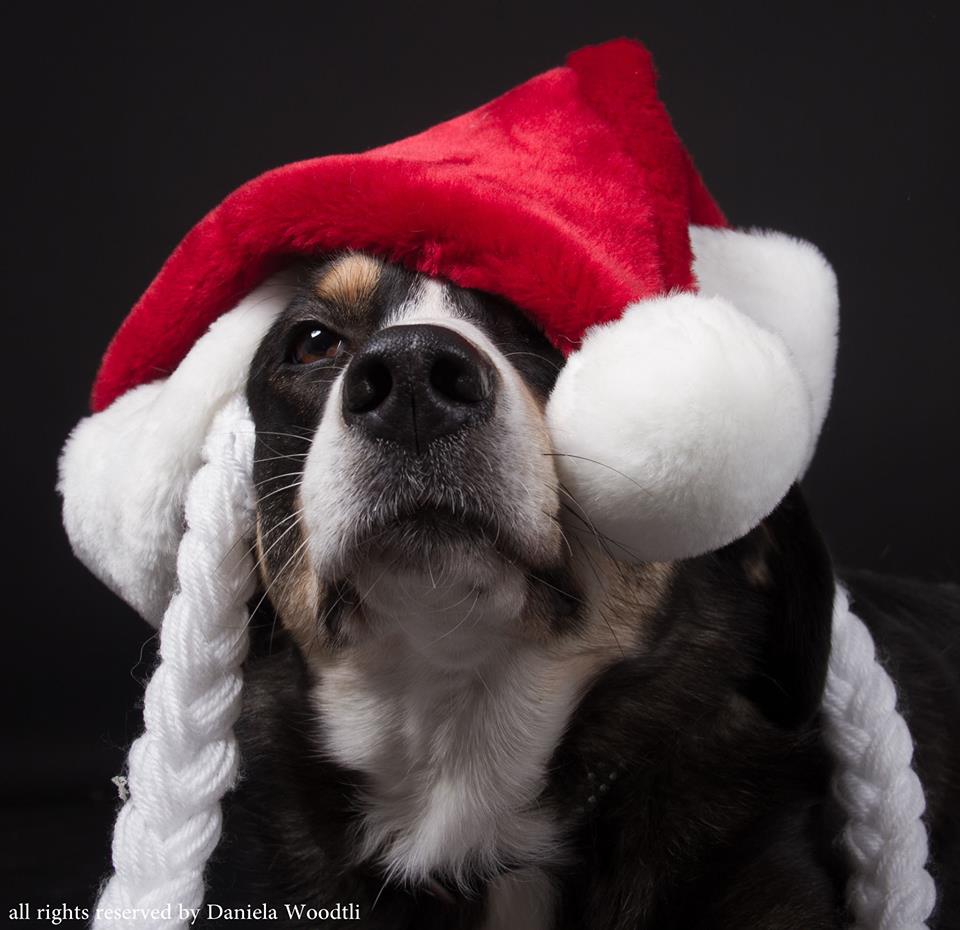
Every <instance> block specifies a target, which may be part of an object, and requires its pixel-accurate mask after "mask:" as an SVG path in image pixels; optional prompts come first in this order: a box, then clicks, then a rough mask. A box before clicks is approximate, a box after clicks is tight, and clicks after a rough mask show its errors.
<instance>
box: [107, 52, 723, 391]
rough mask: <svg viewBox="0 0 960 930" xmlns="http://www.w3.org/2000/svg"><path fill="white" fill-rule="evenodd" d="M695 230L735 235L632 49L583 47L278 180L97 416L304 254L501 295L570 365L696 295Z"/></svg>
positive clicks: (202, 252)
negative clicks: (611, 325) (346, 256)
mask: <svg viewBox="0 0 960 930" xmlns="http://www.w3.org/2000/svg"><path fill="white" fill-rule="evenodd" d="M691 223H694V224H702V225H707V226H720V225H725V223H724V219H723V214H722V213H721V212H720V210H719V209H718V208H717V206H716V204H715V203H714V202H713V200H712V199H711V197H710V195H709V194H708V193H707V191H706V189H705V188H704V186H703V183H702V182H701V180H700V178H699V176H698V175H697V173H696V171H695V170H694V168H693V165H692V163H691V161H690V158H689V157H688V155H687V153H686V152H685V150H684V149H683V146H682V145H681V143H680V140H679V139H678V138H677V136H676V134H675V133H674V131H673V127H672V126H671V124H670V119H669V117H668V116H667V113H666V111H665V110H664V107H663V104H662V103H661V102H660V100H659V99H658V98H657V93H656V83H655V77H654V70H653V64H652V62H651V60H650V56H649V54H648V53H647V51H646V50H645V49H644V48H643V47H642V46H640V45H639V44H637V43H635V42H629V41H626V40H620V41H616V42H609V43H607V44H606V45H601V46H595V47H592V48H586V49H583V50H582V51H579V52H576V53H574V54H573V55H571V56H570V58H569V59H568V61H567V65H566V66H565V67H562V68H554V69H553V70H552V71H548V72H546V73H545V74H541V75H540V76H539V77H535V78H533V79H532V80H530V81H527V82H526V83H525V84H521V85H520V86H519V87H516V88H514V89H513V90H511V91H509V92H508V93H506V94H504V95H503V96H502V97H498V98H497V99H496V100H493V101H492V102H490V103H488V104H486V106H482V107H480V108H479V109H477V110H473V111H471V112H469V113H466V114H464V115H463V116H459V117H457V118H456V119H452V120H450V121H448V122H446V123H441V124H440V125H439V126H434V127H433V128H431V129H428V130H427V131H426V132H422V133H420V134H419V135H416V136H412V137H410V138H409V139H403V140H402V141H400V142H395V143H393V144H392V145H386V146H383V147H381V148H377V149H372V150H371V151H369V152H363V153H362V154H360V155H333V156H328V157H326V158H316V159H312V160H309V161H302V162H297V163H296V164H293V165H287V166H285V167H283V168H278V169H276V170H275V171H269V172H267V173H266V174H263V175H261V176H260V177H258V178H255V179H254V180H253V181H250V182H249V183H247V184H245V185H243V187H241V188H239V189H238V190H236V191H234V192H233V193H232V194H231V195H230V196H229V197H227V199H226V200H224V201H223V203H221V204H220V205H219V206H218V207H216V209H214V210H212V211H211V212H210V213H209V214H207V216H206V217H204V219H203V220H201V221H200V223H198V224H197V225H196V226H195V227H194V228H193V229H192V230H191V231H190V233H189V234H188V235H187V237H186V238H185V239H184V240H183V242H181V243H180V245H179V246H178V247H177V249H176V251H175V252H174V253H173V255H171V256H170V258H169V259H168V261H167V263H166V264H165V265H164V267H163V269H162V270H161V271H160V274H159V275H157V277H156V279H155V280H154V282H153V283H152V284H151V285H150V287H149V288H148V289H147V292H146V293H145V294H144V295H143V297H142V298H141V299H140V301H139V302H138V303H137V305H136V306H135V307H134V308H133V311H132V312H131V313H130V315H129V316H128V317H127V319H126V321H125V322H124V324H123V326H121V328H120V331H119V332H118V333H117V335H116V337H115V338H114V340H113V342H112V343H111V345H110V348H109V349H108V350H107V354H106V357H105V358H104V361H103V366H102V367H101V369H100V373H99V375H98V376H97V380H96V384H95V385H94V389H93V409H94V410H102V409H104V408H105V407H107V406H108V405H109V404H110V403H112V402H113V401H114V400H116V399H117V397H119V396H120V395H121V394H123V393H125V392H126V391H128V390H130V389H131V388H133V387H136V386H137V385H139V384H142V383H144V382H145V381H152V380H154V379H156V378H157V377H160V376H162V375H164V374H169V373H170V372H172V371H173V370H174V369H175V368H176V367H177V365H178V364H179V363H180V362H181V361H182V360H183V357H184V356H185V355H186V354H187V352H188V351H189V349H190V347H191V346H192V345H193V344H194V342H196V340H197V339H198V338H199V337H200V336H201V335H202V334H203V333H204V332H205V331H206V329H207V327H208V326H209V325H210V324H211V323H212V322H213V321H214V320H215V319H216V318H217V317H218V316H220V315H221V314H222V313H224V312H225V311H227V310H229V309H230V308H231V307H233V306H234V305H235V304H236V303H237V301H238V300H240V298H242V297H243V296H244V295H246V294H247V293H249V292H250V291H251V290H252V289H253V288H254V287H255V286H256V285H257V284H259V283H260V282H261V281H263V280H264V279H265V278H266V277H267V276H268V275H269V274H270V273H272V272H273V271H276V270H277V269H278V268H281V267H282V266H283V265H284V264H285V263H287V262H289V261H290V259H291V257H292V256H298V255H316V254H318V253H323V252H328V251H331V250H335V249H344V248H350V249H358V250H365V251H369V252H373V253H375V254H376V255H379V256H382V257H383V258H385V259H388V260H390V261H393V262H399V263H400V264H403V265H405V266H407V267H408V268H409V269H411V270H413V271H421V272H424V273H425V274H428V275H432V276H436V277H442V278H447V279H449V280H451V281H453V282H454V283H456V284H458V285H460V286H461V287H469V288H476V289H478V290H482V291H488V292H490V293H494V294H499V295H501V296H503V297H506V298H507V299H509V300H510V301H512V302H513V303H514V304H516V305H517V306H518V307H521V308H522V309H523V310H525V311H526V312H527V313H529V314H530V315H531V316H533V317H534V319H536V321H537V322H538V323H539V324H540V326H541V327H542V328H543V330H544V332H545V333H546V334H547V336H548V337H549V338H550V339H551V341H553V343H554V344H555V345H556V346H557V347H558V348H560V349H561V350H563V351H564V352H565V353H566V352H569V351H571V350H572V349H573V348H575V347H576V346H577V345H578V344H579V342H580V339H581V337H582V336H583V333H584V331H585V330H586V329H587V327H589V326H591V325H593V324H595V323H604V322H607V321H609V320H614V319H616V318H617V317H619V316H620V314H621V313H622V312H623V308H624V307H626V306H627V304H629V303H631V302H632V301H636V300H640V299H642V298H645V297H652V296H654V295H656V294H664V293H667V292H669V291H672V290H678V289H686V288H689V287H691V286H692V284H693V274H692V272H691V255H690V241H689V237H688V234H687V230H688V227H689V226H690V224H691Z"/></svg>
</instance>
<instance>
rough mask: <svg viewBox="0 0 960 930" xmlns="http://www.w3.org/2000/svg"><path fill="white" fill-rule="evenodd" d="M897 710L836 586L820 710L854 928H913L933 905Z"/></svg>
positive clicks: (919, 802) (918, 799) (919, 792)
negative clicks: (841, 822)
mask: <svg viewBox="0 0 960 930" xmlns="http://www.w3.org/2000/svg"><path fill="white" fill-rule="evenodd" d="M896 703H897V693H896V689H895V687H894V684H893V682H892V681H891V680H890V676H889V675H888V674H887V673H886V672H885V671H884V669H883V666H882V665H881V664H880V663H879V662H878V661H877V658H876V654H875V650H874V645H873V638H872V637H871V636H870V632H869V631H868V630H867V628H866V626H864V624H863V621H862V620H860V619H859V618H858V617H856V616H855V615H854V614H853V613H852V612H851V610H850V605H849V601H848V598H847V594H846V592H845V591H844V590H843V589H842V588H840V587H839V586H838V587H837V594H836V598H835V600H834V608H833V640H832V646H831V650H830V663H829V666H828V670H827V685H826V689H825V691H824V695H823V709H824V714H825V724H826V726H825V729H826V737H827V742H828V744H829V746H830V749H831V750H832V752H833V754H834V757H835V759H836V760H837V775H836V777H835V779H834V789H835V791H836V794H837V797H838V798H839V801H840V803H841V804H842V806H843V808H844V810H845V811H846V813H847V816H848V822H847V826H846V828H845V829H844V841H845V845H846V847H847V851H848V854H849V857H850V866H851V870H852V872H851V878H850V882H849V884H848V887H847V903H848V906H849V908H850V912H851V914H852V916H853V918H854V920H855V924H854V926H855V928H856V930H921V928H925V927H926V926H927V924H926V920H927V918H928V917H929V916H930V914H931V912H932V911H933V906H934V903H935V901H936V889H935V887H934V884H933V879H932V878H931V877H930V874H929V873H928V872H927V870H926V862H927V831H926V828H925V827H924V824H923V821H922V820H921V816H922V814H923V811H924V806H925V802H924V797H923V788H922V787H921V785H920V779H919V778H918V777H917V774H916V772H914V771H913V769H912V768H911V766H910V762H911V758H912V756H913V740H912V739H911V737H910V731H909V729H908V728H907V724H906V721H905V720H904V719H903V717H902V716H901V715H900V714H899V713H898V712H897V707H896Z"/></svg>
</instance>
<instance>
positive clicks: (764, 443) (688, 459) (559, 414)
mask: <svg viewBox="0 0 960 930" xmlns="http://www.w3.org/2000/svg"><path fill="white" fill-rule="evenodd" d="M547 420H548V423H549V425H550V430H551V435H552V439H553V443H554V447H555V450H556V452H557V453H558V456H557V472H558V475H559V477H560V480H561V481H562V482H563V484H564V486H565V488H566V489H567V491H569V492H570V494H571V495H572V496H573V498H575V500H576V504H574V505H573V507H574V509H577V507H580V508H582V510H583V517H584V519H585V520H588V521H589V522H590V523H591V524H592V526H593V527H594V528H595V529H596V530H597V531H598V532H599V533H600V534H602V535H603V536H605V537H607V540H608V544H609V546H610V550H611V552H612V553H613V554H615V555H617V556H618V557H620V558H633V559H635V560H643V561H648V560H651V561H652V560H660V559H671V558H684V557H689V556H694V555H699V554H701V553H704V552H708V551H710V550H713V549H717V548H719V547H720V546H723V545H726V544H727V543H729V542H731V541H733V540H734V539H737V538H739V537H740V536H742V535H743V534H744V533H746V532H748V531H749V530H750V529H752V528H753V527H754V526H756V525H757V524H758V523H759V522H760V520H762V519H763V518H764V517H765V516H766V515H767V514H769V513H770V512H771V511H772V510H773V508H774V507H776V505H777V504H778V503H779V501H780V500H781V498H782V497H783V495H784V494H785V493H786V492H787V490H788V489H789V488H790V486H791V484H792V483H793V482H794V481H795V480H796V478H797V476H798V475H799V474H800V472H801V471H802V469H803V466H804V463H805V461H806V460H807V457H808V455H809V453H810V452H811V451H812V449H813V444H814V442H815V436H814V435H813V426H812V422H813V416H812V411H811V401H810V395H809V393H808V391H807V389H806V387H805V386H804V384H803V381H802V378H801V376H800V372H799V370H798V368H797V366H796V365H795V364H794V361H793V359H792V357H791V355H790V353H789V352H788V350H787V348H786V346H785V345H784V343H783V341H782V340H781V339H780V337H779V336H777V335H774V334H773V333H771V332H768V331H766V330H764V329H762V328H761V327H760V326H758V325H757V324H756V323H754V322H753V321H752V320H750V319H749V318H748V317H746V316H745V315H744V314H742V313H740V312H739V311H738V310H737V309H735V308H734V307H733V306H731V305H730V304H729V303H727V302H726V301H725V300H723V299H722V298H719V297H712V298H706V297H702V296H698V295H696V294H688V293H684V294H675V295H671V296H668V297H663V298H658V299H656V300H650V301H644V302H641V303H638V304H634V305H633V306H631V307H628V308H627V310H626V311H625V312H624V314H623V316H622V317H621V318H620V319H619V320H617V321H616V322H614V323H610V324H607V325H604V326H600V327H595V328H593V329H591V330H589V331H588V332H587V335H586V337H585V339H584V342H583V345H582V347H581V348H580V350H579V351H578V352H576V353H575V354H574V355H572V356H571V357H570V358H569V359H568V361H567V364H566V366H565V367H564V369H563V371H562V372H561V374H560V378H559V380H558V382H557V385H556V387H555V388H554V391H553V393H552V395H551V397H550V400H549V403H548V406H547Z"/></svg>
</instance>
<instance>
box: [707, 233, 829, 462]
mask: <svg viewBox="0 0 960 930" xmlns="http://www.w3.org/2000/svg"><path fill="white" fill-rule="evenodd" d="M690 244H691V246H692V247H693V253H694V262H693V271H694V274H695V275H696V277H697V281H698V282H699V286H700V293H701V294H702V295H703V296H705V297H712V296H719V297H724V298H726V299H727V300H729V301H730V303H732V304H733V305H734V306H735V307H736V308H737V309H738V310H740V311H741V312H743V313H745V314H746V315H747V316H749V317H750V318H751V319H752V320H754V321H755V322H756V323H759V324H760V326H762V327H763V328H764V329H768V330H770V331H771V332H773V333H776V334H777V335H778V336H780V338H781V339H783V341H784V342H785V343H786V344H787V348H788V349H789V350H790V352H791V354H792V355H793V357H794V359H795V360H796V363H797V366H798V367H799V369H800V373H801V374H802V375H803V380H804V383H805V384H806V386H807V389H808V390H809V392H810V400H811V404H812V407H813V427H814V433H815V434H819V432H820V430H821V428H822V427H823V421H824V418H825V417H826V415H827V408H828V407H829V405H830V394H831V391H832V389H833V371H834V365H835V362H836V355H837V316H838V309H839V301H838V298H837V279H836V275H835V274H834V273H833V269H832V268H831V267H830V265H829V264H828V263H827V260H826V259H825V258H824V257H823V255H821V254H820V252H819V251H818V250H817V248H816V247H815V246H813V245H811V244H810V243H809V242H804V241H803V240H801V239H794V238H792V237H791V236H787V235H784V234H783V233H778V232H767V231H761V230H751V231H749V232H744V231H741V230H734V229H715V228H711V227H706V226H691V227H690ZM810 451H811V454H812V452H813V450H812V449H811V450H810ZM805 464H809V461H808V462H807V463H805Z"/></svg>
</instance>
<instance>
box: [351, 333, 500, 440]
mask: <svg viewBox="0 0 960 930" xmlns="http://www.w3.org/2000/svg"><path fill="white" fill-rule="evenodd" d="M496 379H497V375H496V371H495V370H494V367H493V365H492V363H491V362H490V360H489V359H488V358H487V357H486V356H485V355H484V354H483V353H482V352H481V351H480V350H479V349H477V348H476V347H475V346H474V345H472V344H471V343H470V342H469V341H467V340H466V339H465V338H464V337H463V336H461V335H460V334H459V333H457V332H455V331H454V330H452V329H450V328H449V327H446V326H431V325H427V324H413V325H401V326H391V327H389V328H388V329H385V330H383V331H381V332H379V333H377V334H376V335H375V336H374V337H373V338H372V339H370V341H369V342H368V343H367V344H366V346H364V348H363V349H362V350H361V351H360V352H358V353H357V354H356V355H355V356H354V358H353V359H352V361H351V362H350V364H349V365H348V366H347V370H346V373H345V375H344V382H343V418H344V421H345V422H346V423H347V425H348V426H351V427H354V428H356V429H359V430H362V431H364V432H365V433H367V434H368V435H370V436H372V437H374V438H378V439H386V440H390V441H392V442H397V443H400V444H402V445H404V446H405V447H407V448H408V449H410V450H412V451H414V452H415V453H417V454H419V453H421V452H423V451H424V450H425V449H426V447H427V445H429V443H431V442H432V441H433V440H435V439H439V438H440V437H441V436H447V435H449V434H451V433H454V432H456V431H457V430H459V429H461V428H463V427H465V426H467V425H471V424H477V423H480V422H482V421H483V420H484V419H486V417H487V416H488V415H489V413H490V411H491V409H492V407H493V399H494V390H495V384H496Z"/></svg>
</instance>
